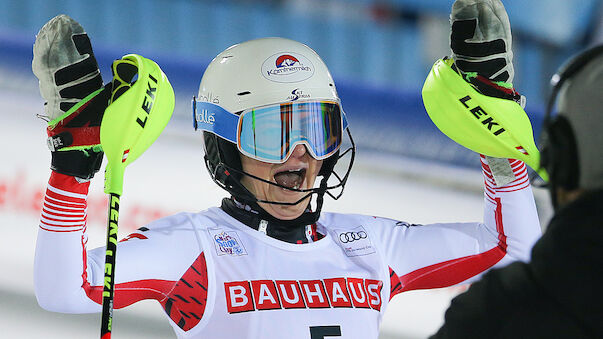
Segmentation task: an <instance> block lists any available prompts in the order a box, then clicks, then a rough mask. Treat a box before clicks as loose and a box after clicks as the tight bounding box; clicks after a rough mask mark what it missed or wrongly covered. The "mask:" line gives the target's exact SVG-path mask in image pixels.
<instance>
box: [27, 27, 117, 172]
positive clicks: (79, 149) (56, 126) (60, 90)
mask: <svg viewBox="0 0 603 339" xmlns="http://www.w3.org/2000/svg"><path fill="white" fill-rule="evenodd" d="M33 54H34V58H33V61H32V70H33V72H34V74H35V75H36V77H37V78H38V79H39V87H40V93H41V95H42V97H43V98H44V100H45V101H46V103H45V106H44V115H38V116H39V117H40V118H42V119H44V120H46V121H47V122H48V129H47V132H48V140H47V141H48V147H49V149H50V151H51V154H52V160H51V169H52V170H54V171H56V172H59V173H62V174H67V175H71V176H75V177H76V178H78V179H81V180H84V181H85V180H89V179H91V178H92V177H93V176H94V174H95V173H96V172H98V170H99V169H100V166H101V163H102V158H103V152H102V149H101V146H100V123H101V121H102V117H103V113H104V111H105V108H106V107H107V104H108V100H109V97H110V95H111V85H110V84H109V85H108V86H106V87H103V80H102V77H101V74H100V70H99V68H98V64H97V62H96V58H95V57H94V53H93V52H92V46H91V44H90V39H89V38H88V35H87V34H86V32H85V31H84V29H83V28H82V26H81V25H80V24H79V23H77V22H76V21H75V20H73V19H71V18H70V17H68V16H67V15H59V16H56V17H54V18H53V19H51V20H50V21H49V22H48V23H46V24H45V25H44V26H43V27H42V28H41V29H40V32H38V35H37V36H36V41H35V43H34V46H33Z"/></svg>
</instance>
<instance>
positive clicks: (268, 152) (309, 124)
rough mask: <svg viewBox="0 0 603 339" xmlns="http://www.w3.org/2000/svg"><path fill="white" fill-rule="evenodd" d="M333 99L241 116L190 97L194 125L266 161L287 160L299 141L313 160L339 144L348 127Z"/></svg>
mask: <svg viewBox="0 0 603 339" xmlns="http://www.w3.org/2000/svg"><path fill="white" fill-rule="evenodd" d="M347 125H348V123H347V119H346V117H345V113H344V112H343V110H341V107H340V105H339V103H338V102H335V101H328V100H325V101H296V102H287V103H282V104H276V105H269V106H263V107H258V108H253V109H248V110H244V111H243V112H241V114H240V115H237V114H234V113H231V112H228V111H227V110H225V109H224V108H222V107H220V106H218V105H216V104H212V103H209V102H205V101H196V99H195V98H193V126H194V127H195V130H197V129H200V130H202V131H208V132H212V133H215V134H217V135H219V136H220V137H222V138H224V139H226V140H228V141H230V142H232V143H235V144H236V145H237V148H238V149H239V151H240V152H241V153H243V154H245V155H246V156H248V157H250V158H253V159H256V160H259V161H263V162H269V163H283V162H285V161H287V159H288V158H289V156H290V155H291V153H292V152H293V149H294V148H295V146H296V145H298V144H303V145H306V147H307V149H308V151H309V152H310V154H311V155H312V156H313V157H314V158H315V159H316V160H322V159H326V158H328V157H329V156H331V155H333V154H334V153H335V152H337V150H338V149H339V147H340V146H341V140H342V135H343V131H344V130H345V129H346V128H347Z"/></svg>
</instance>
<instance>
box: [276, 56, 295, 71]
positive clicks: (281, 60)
mask: <svg viewBox="0 0 603 339" xmlns="http://www.w3.org/2000/svg"><path fill="white" fill-rule="evenodd" d="M296 63H299V60H297V58H296V57H294V56H293V55H289V54H283V55H281V56H280V57H278V58H276V68H281V67H287V66H293V65H295V64H296Z"/></svg>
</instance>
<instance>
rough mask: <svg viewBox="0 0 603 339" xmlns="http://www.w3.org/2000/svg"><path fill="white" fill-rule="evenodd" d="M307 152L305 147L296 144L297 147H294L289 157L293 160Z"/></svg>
mask: <svg viewBox="0 0 603 339" xmlns="http://www.w3.org/2000/svg"><path fill="white" fill-rule="evenodd" d="M307 152H308V150H307V149H306V145H301V144H298V145H295V148H294V149H293V152H292V153H291V156H292V157H294V158H301V157H303V156H304V154H306V153H307Z"/></svg>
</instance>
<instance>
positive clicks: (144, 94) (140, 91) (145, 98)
mask: <svg viewBox="0 0 603 339" xmlns="http://www.w3.org/2000/svg"><path fill="white" fill-rule="evenodd" d="M121 64H129V65H131V66H135V67H136V68H137V69H138V79H137V80H136V82H134V83H133V84H131V85H130V84H129V81H126V82H124V81H123V80H122V79H121V78H120V77H122V75H121V73H122V71H121V70H120V68H122V67H120V65H121ZM112 68H113V74H114V75H113V84H114V88H113V95H115V94H116V92H117V91H121V90H120V88H122V87H124V86H125V87H129V88H128V89H127V90H126V91H125V92H124V93H123V94H122V95H121V96H119V97H118V98H117V99H115V100H114V101H112V102H110V104H109V106H108V107H107V109H106V110H105V114H104V116H103V120H102V122H101V129H100V141H101V145H102V147H103V151H104V152H105V155H106V156H107V167H106V172H105V193H107V194H109V193H115V194H119V195H121V194H122V191H123V178H124V172H125V169H126V166H127V165H129V164H130V163H132V162H133V161H134V160H136V159H137V158H138V157H139V156H140V155H141V154H142V153H143V152H144V151H146V149H147V148H149V146H151V144H152V143H153V142H154V141H155V140H156V139H157V137H159V135H160V134H161V132H162V131H163V129H164V128H165V126H166V125H167V123H168V121H169V120H170V118H171V116H172V113H173V112H174V102H175V101H174V90H173V89H172V85H171V84H170V82H169V81H168V79H167V77H166V75H165V74H164V73H163V71H162V70H161V68H159V66H158V65H157V63H155V62H154V61H153V60H150V59H147V58H144V57H142V56H140V55H137V54H128V55H125V56H124V57H123V58H121V59H120V60H115V61H114V62H113V65H112ZM116 80H117V81H116ZM117 83H121V85H119V86H116V84H117ZM122 90H123V89H122ZM113 95H112V97H113Z"/></svg>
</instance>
